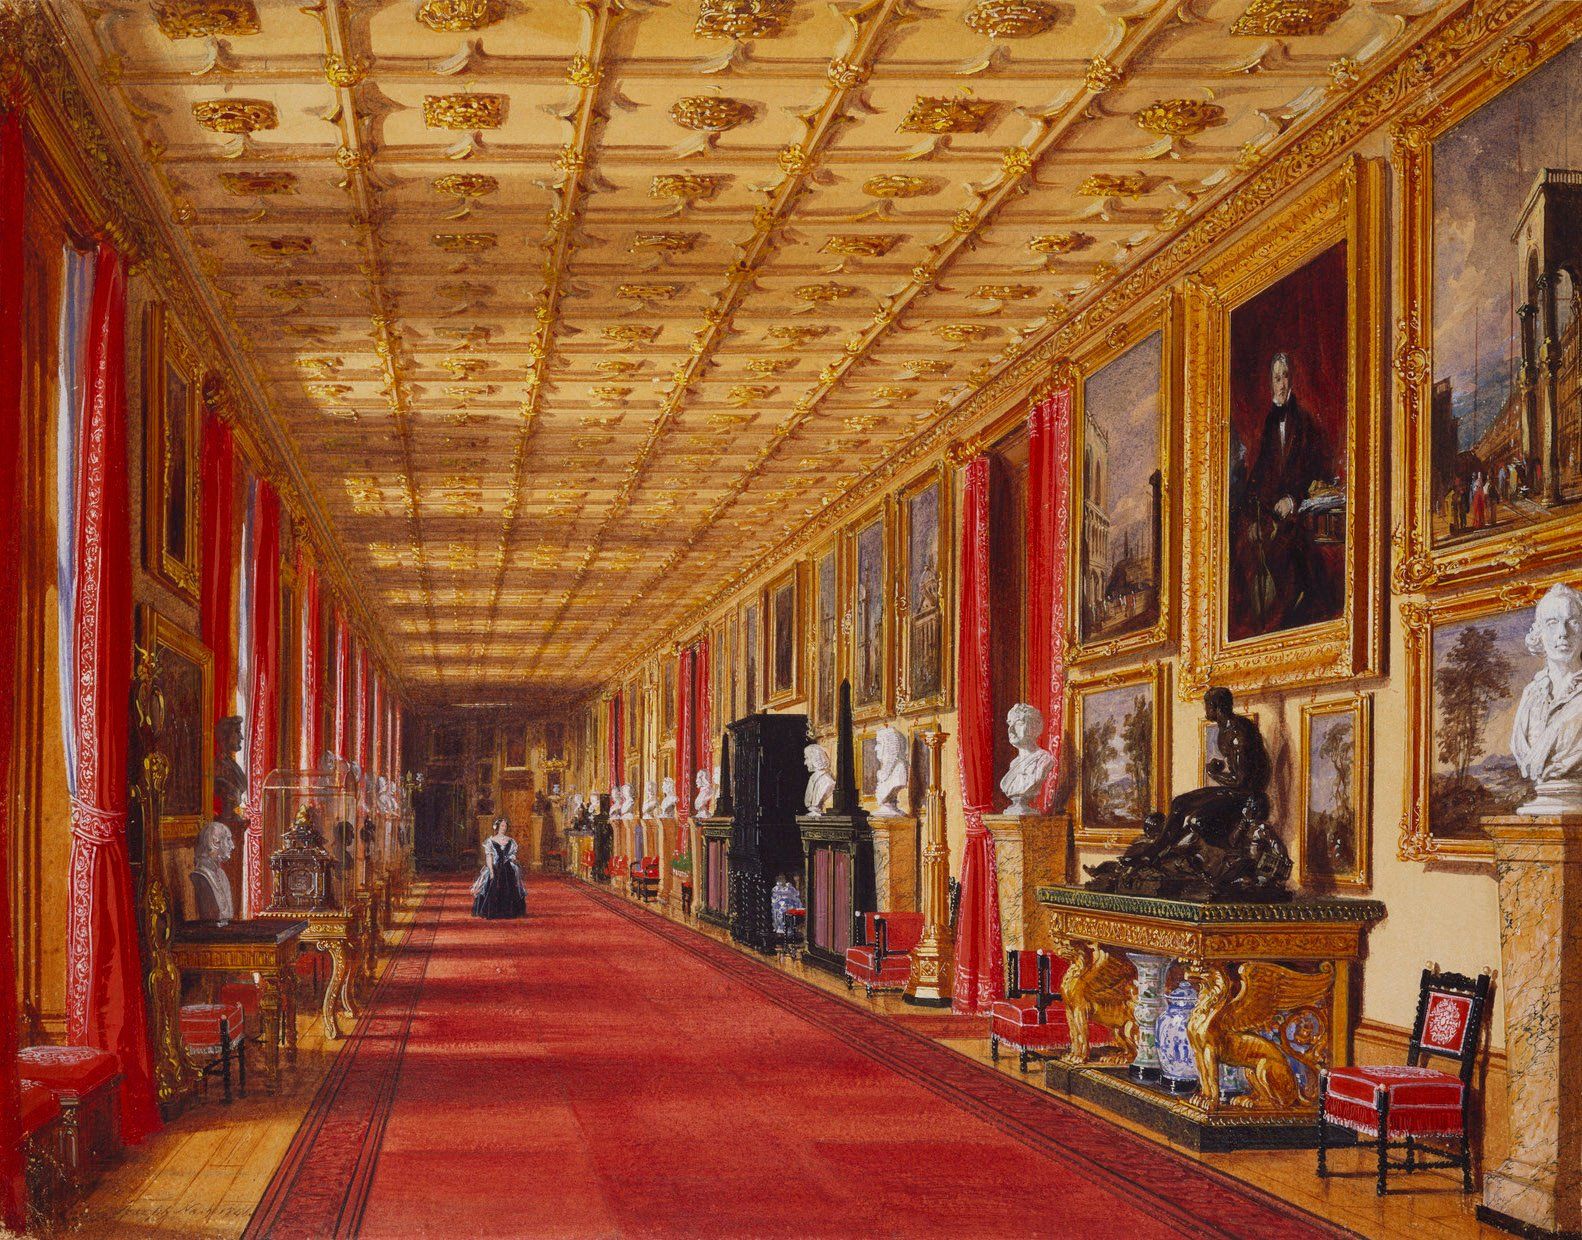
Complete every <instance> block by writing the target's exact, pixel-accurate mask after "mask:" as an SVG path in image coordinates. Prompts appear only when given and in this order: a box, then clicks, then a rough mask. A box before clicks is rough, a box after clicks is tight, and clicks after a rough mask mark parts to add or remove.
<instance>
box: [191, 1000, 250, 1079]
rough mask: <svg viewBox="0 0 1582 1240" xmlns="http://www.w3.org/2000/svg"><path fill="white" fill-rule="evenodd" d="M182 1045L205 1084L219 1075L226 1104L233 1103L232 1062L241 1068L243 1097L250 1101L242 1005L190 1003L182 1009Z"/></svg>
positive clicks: (245, 1020)
mask: <svg viewBox="0 0 1582 1240" xmlns="http://www.w3.org/2000/svg"><path fill="white" fill-rule="evenodd" d="M180 1024H181V1042H182V1045H183V1046H185V1047H186V1048H187V1054H188V1055H190V1056H191V1057H192V1059H193V1060H194V1062H196V1063H197V1065H198V1070H199V1071H200V1072H201V1073H202V1074H203V1076H204V1078H205V1081H206V1080H207V1078H208V1076H209V1074H210V1073H211V1072H218V1073H219V1074H220V1076H221V1079H222V1080H223V1081H224V1082H225V1101H226V1102H229V1101H230V1100H231V1059H232V1057H233V1056H234V1057H235V1058H236V1061H237V1064H238V1073H237V1076H238V1081H239V1089H240V1091H241V1095H242V1097H244V1098H245V1097H247V1017H246V1015H245V1014H244V1012H243V1009H242V1005H241V1004H240V1003H237V1002H234V1001H232V1002H229V1003H187V1004H183V1005H182V1008H181V1020H180Z"/></svg>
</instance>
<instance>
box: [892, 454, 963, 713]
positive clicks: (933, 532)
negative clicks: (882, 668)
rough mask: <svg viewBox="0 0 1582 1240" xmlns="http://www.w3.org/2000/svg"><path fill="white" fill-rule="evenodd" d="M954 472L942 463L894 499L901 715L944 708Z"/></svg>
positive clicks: (948, 680) (949, 654)
mask: <svg viewBox="0 0 1582 1240" xmlns="http://www.w3.org/2000/svg"><path fill="white" fill-rule="evenodd" d="M951 483H952V478H951V471H950V470H949V468H948V467H947V466H946V465H945V464H944V462H941V463H940V464H939V465H938V466H936V467H935V468H933V469H931V470H929V471H928V472H927V473H924V474H922V475H920V476H919V477H918V478H916V479H914V480H913V481H912V482H910V483H909V484H907V485H906V486H904V487H902V488H901V490H900V491H899V493H898V494H897V495H896V500H895V564H896V574H897V580H896V588H895V602H896V618H895V628H896V635H897V641H896V647H897V648H896V680H897V684H896V692H895V707H896V710H897V711H898V712H899V713H900V714H903V715H916V714H922V713H924V712H927V711H937V710H946V709H948V708H949V705H950V701H951V686H952V684H953V683H954V677H953V676H952V675H951V667H952V664H953V661H954V659H953V656H954V654H955V642H954V641H953V640H952V637H953V633H954V628H953V627H952V624H951V620H952V616H953V610H954V609H953V607H952V599H953V598H954V590H953V589H952V585H953V583H954V581H955V571H954V565H953V562H952V558H951V556H952V552H953V551H954V548H955V527H954V526H953V525H952V513H953V511H954V509H953V506H952V503H951V500H952V495H951Z"/></svg>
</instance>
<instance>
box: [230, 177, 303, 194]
mask: <svg viewBox="0 0 1582 1240" xmlns="http://www.w3.org/2000/svg"><path fill="white" fill-rule="evenodd" d="M220 188H221V189H223V190H224V191H225V192H226V193H227V194H234V195H235V196H236V197H238V198H253V197H257V196H261V195H264V194H292V193H295V192H296V188H297V177H296V173H294V172H222V173H220Z"/></svg>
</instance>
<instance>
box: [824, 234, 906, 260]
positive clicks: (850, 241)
mask: <svg viewBox="0 0 1582 1240" xmlns="http://www.w3.org/2000/svg"><path fill="white" fill-rule="evenodd" d="M902 240H903V238H902V236H901V234H900V233H857V234H850V233H842V234H837V235H835V236H833V237H828V238H826V239H825V241H824V247H823V248H824V249H826V250H829V251H830V252H831V253H833V254H849V255H851V256H853V257H856V258H883V257H884V256H885V255H886V254H888V253H889V252H890V251H891V250H893V249H895V247H896V245H897V244H899V243H900V242H901V241H902Z"/></svg>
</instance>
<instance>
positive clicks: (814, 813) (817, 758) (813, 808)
mask: <svg viewBox="0 0 1582 1240" xmlns="http://www.w3.org/2000/svg"><path fill="white" fill-rule="evenodd" d="M802 762H803V764H804V765H805V766H806V767H807V770H808V776H807V793H806V794H805V795H804V796H803V798H802V799H803V802H804V803H805V804H806V806H807V812H808V816H809V817H811V818H817V817H818V816H819V815H820V814H822V813H823V812H824V811H825V810H826V809H828V808H829V802H830V798H831V797H832V796H834V795H835V777H834V776H833V775H831V774H830V770H829V753H828V752H827V751H826V750H825V748H824V746H822V745H809V746H808V747H807V748H806V749H804V750H803V751H802Z"/></svg>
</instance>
